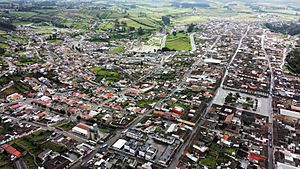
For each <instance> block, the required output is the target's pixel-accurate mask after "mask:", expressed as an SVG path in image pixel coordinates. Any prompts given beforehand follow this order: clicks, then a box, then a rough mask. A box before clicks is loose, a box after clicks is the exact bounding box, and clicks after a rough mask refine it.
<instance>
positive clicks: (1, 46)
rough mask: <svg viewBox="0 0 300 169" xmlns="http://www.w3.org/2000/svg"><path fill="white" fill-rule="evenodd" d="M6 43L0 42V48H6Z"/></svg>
mask: <svg viewBox="0 0 300 169" xmlns="http://www.w3.org/2000/svg"><path fill="white" fill-rule="evenodd" d="M7 47H8V45H7V44H6V43H0V48H7Z"/></svg>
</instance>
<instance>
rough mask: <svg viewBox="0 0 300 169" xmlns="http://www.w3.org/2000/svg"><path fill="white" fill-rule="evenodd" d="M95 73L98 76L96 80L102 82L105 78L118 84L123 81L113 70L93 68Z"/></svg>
mask: <svg viewBox="0 0 300 169" xmlns="http://www.w3.org/2000/svg"><path fill="white" fill-rule="evenodd" d="M93 72H94V73H95V74H96V80H102V79H104V78H105V79H106V80H107V81H109V82H118V81H120V80H121V75H120V74H119V73H118V72H116V71H113V70H107V69H101V68H98V67H95V68H93Z"/></svg>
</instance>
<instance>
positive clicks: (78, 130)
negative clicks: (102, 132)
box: [72, 126, 88, 135]
mask: <svg viewBox="0 0 300 169" xmlns="http://www.w3.org/2000/svg"><path fill="white" fill-rule="evenodd" d="M72 131H73V132H75V133H81V134H84V135H88V131H87V130H85V129H83V128H79V127H77V126H75V127H73V128H72Z"/></svg>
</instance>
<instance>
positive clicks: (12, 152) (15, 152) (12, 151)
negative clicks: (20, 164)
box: [2, 144, 22, 157]
mask: <svg viewBox="0 0 300 169" xmlns="http://www.w3.org/2000/svg"><path fill="white" fill-rule="evenodd" d="M2 148H3V149H4V150H5V151H6V152H7V153H8V154H10V155H14V156H16V157H21V155H22V154H21V152H19V151H18V150H17V149H15V148H13V147H12V146H11V145H8V144H4V145H3V146H2Z"/></svg>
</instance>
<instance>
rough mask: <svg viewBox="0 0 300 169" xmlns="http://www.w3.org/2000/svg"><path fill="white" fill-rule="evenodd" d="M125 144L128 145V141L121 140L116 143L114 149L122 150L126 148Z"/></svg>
mask: <svg viewBox="0 0 300 169" xmlns="http://www.w3.org/2000/svg"><path fill="white" fill-rule="evenodd" d="M125 143H127V141H126V140H124V139H119V140H118V141H117V142H115V144H114V145H113V147H114V148H117V149H121V148H122V147H123V146H124V144H125Z"/></svg>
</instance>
